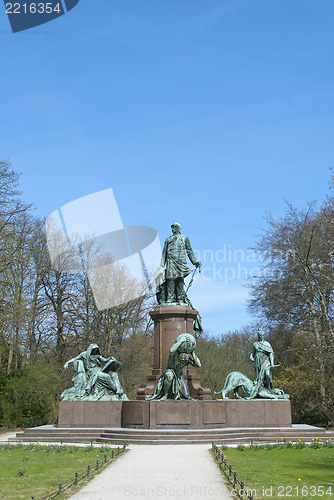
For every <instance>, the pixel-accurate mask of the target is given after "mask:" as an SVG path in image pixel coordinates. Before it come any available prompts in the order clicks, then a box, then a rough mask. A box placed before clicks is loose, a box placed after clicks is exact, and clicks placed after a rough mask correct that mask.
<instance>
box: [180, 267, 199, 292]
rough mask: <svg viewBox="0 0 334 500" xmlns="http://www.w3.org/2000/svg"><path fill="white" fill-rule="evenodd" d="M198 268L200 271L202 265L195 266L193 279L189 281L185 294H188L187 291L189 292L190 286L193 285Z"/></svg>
mask: <svg viewBox="0 0 334 500" xmlns="http://www.w3.org/2000/svg"><path fill="white" fill-rule="evenodd" d="M197 269H198V271H199V272H201V266H198V267H195V269H194V270H193V272H192V275H191V279H190V281H189V283H188V286H187V288H186V291H185V292H184V294H185V295H187V292H188V290H189V288H190V287H191V285H192V284H193V281H194V277H195V274H196V271H197Z"/></svg>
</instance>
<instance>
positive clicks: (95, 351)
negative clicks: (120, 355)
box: [87, 344, 101, 356]
mask: <svg viewBox="0 0 334 500" xmlns="http://www.w3.org/2000/svg"><path fill="white" fill-rule="evenodd" d="M87 352H88V354H89V356H98V355H100V354H101V353H100V348H99V346H98V345H97V344H90V346H89V347H88V349H87Z"/></svg>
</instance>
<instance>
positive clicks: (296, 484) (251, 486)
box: [222, 446, 334, 499]
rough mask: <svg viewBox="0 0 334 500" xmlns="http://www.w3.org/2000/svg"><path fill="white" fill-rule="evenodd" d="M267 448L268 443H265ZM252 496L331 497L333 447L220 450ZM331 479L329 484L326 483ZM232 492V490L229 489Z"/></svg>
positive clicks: (333, 468)
mask: <svg viewBox="0 0 334 500" xmlns="http://www.w3.org/2000/svg"><path fill="white" fill-rule="evenodd" d="M268 448H269V447H268ZM222 452H223V453H224V455H225V458H226V459H227V463H228V464H232V469H233V471H237V475H238V479H239V480H240V481H244V483H245V490H246V492H247V490H249V491H248V493H250V490H253V495H254V498H256V499H268V498H285V499H300V498H312V497H313V498H331V497H333V499H334V448H333V447H331V448H330V447H328V448H327V447H322V448H319V449H315V448H310V447H305V448H298V447H297V448H296V447H295V446H293V447H291V448H286V447H284V448H283V449H277V448H276V449H266V448H264V449H249V447H248V446H247V447H246V449H245V450H244V451H240V450H239V449H237V448H228V449H227V450H222ZM328 483H331V484H328ZM232 493H233V492H232Z"/></svg>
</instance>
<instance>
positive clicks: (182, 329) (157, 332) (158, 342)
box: [137, 305, 212, 399]
mask: <svg viewBox="0 0 334 500" xmlns="http://www.w3.org/2000/svg"><path fill="white" fill-rule="evenodd" d="M197 315H198V311H195V310H194V309H192V308H191V307H189V306H185V305H184V306H182V305H168V306H158V307H156V308H155V309H154V310H153V311H150V316H151V318H152V319H153V321H154V365H153V366H154V368H153V370H152V375H149V376H148V379H147V384H146V387H143V388H141V389H138V396H137V399H146V397H149V396H152V394H153V392H154V389H155V386H156V384H157V381H158V378H159V376H160V375H161V372H162V370H164V369H165V368H166V366H167V361H168V356H169V349H170V348H171V347H172V345H173V344H174V343H175V341H176V338H177V337H178V336H179V335H180V334H181V333H190V334H191V335H194V319H195V318H196V316H197ZM184 372H185V376H186V379H187V383H188V387H189V392H190V395H191V396H192V397H194V398H196V399H212V397H211V390H210V389H208V388H203V387H202V386H201V383H200V378H199V376H198V375H197V373H196V369H195V368H194V367H192V366H188V367H187V368H185V370H184Z"/></svg>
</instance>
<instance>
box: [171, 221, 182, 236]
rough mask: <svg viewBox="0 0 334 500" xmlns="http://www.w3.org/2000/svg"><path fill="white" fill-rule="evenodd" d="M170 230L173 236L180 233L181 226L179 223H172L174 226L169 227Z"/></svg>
mask: <svg viewBox="0 0 334 500" xmlns="http://www.w3.org/2000/svg"><path fill="white" fill-rule="evenodd" d="M171 228H172V233H173V234H178V233H180V232H181V224H180V223H179V222H174V224H172V225H171Z"/></svg>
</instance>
